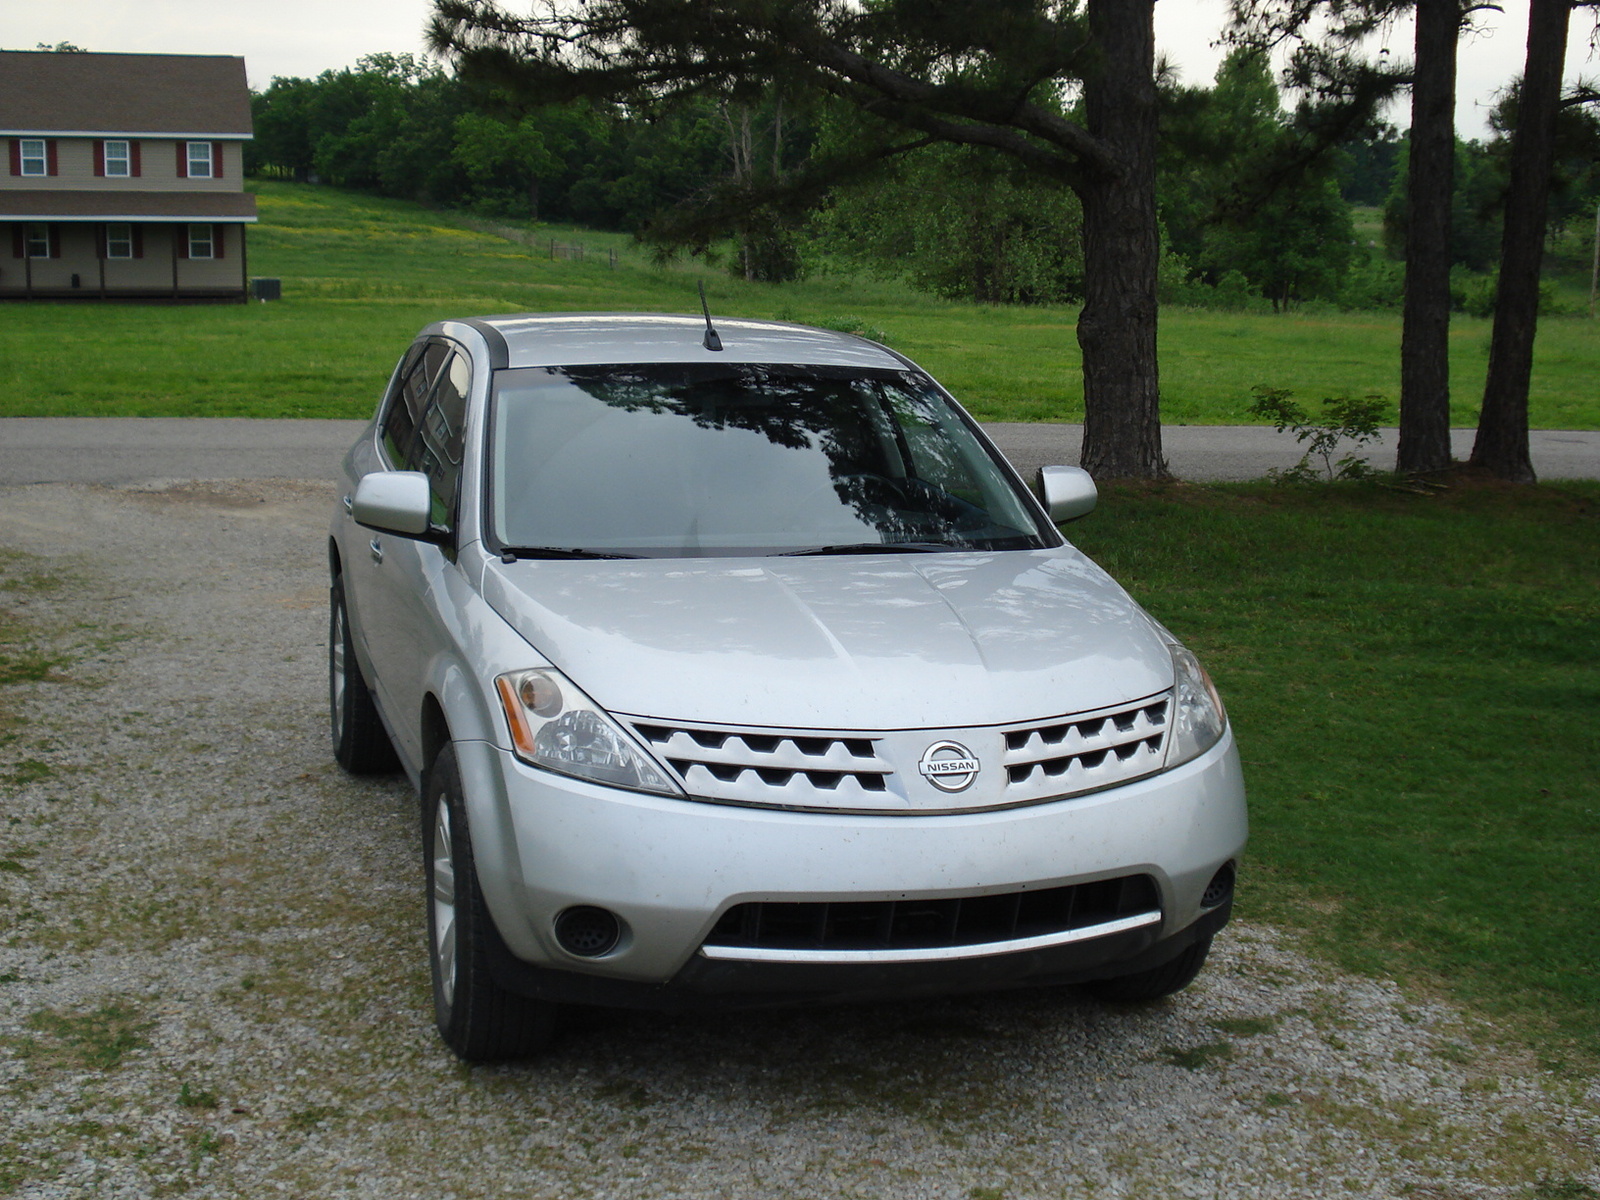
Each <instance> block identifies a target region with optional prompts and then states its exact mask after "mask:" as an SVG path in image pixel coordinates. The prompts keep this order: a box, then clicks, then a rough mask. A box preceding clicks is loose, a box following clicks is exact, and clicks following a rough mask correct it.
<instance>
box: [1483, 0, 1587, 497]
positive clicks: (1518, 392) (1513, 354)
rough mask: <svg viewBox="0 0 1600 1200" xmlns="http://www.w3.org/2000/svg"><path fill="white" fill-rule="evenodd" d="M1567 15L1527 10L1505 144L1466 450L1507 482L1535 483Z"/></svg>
mask: <svg viewBox="0 0 1600 1200" xmlns="http://www.w3.org/2000/svg"><path fill="white" fill-rule="evenodd" d="M1570 14H1571V7H1570V3H1569V0H1531V3H1530V4H1529V6H1528V61H1527V66H1526V67H1525V68H1524V70H1523V73H1522V88H1521V91H1520V93H1519V96H1518V101H1517V128H1516V132H1515V134H1514V135H1513V137H1512V142H1511V184H1510V190H1509V192H1508V193H1507V194H1508V196H1509V197H1510V202H1509V203H1508V204H1507V205H1506V217H1505V233H1504V235H1503V238H1502V241H1501V243H1500V286H1499V290H1498V291H1497V292H1496V293H1495V302H1494V336H1493V338H1492V340H1491V341H1490V343H1489V377H1488V380H1487V382H1486V383H1485V384H1484V389H1483V411H1482V413H1481V415H1480V416H1479V418H1478V437H1477V440H1476V441H1475V442H1474V443H1473V446H1472V464H1473V465H1474V466H1477V467H1482V468H1483V469H1485V470H1486V471H1489V472H1490V473H1491V474H1493V475H1497V476H1499V477H1500V478H1501V479H1508V480H1511V481H1512V482H1513V483H1532V482H1533V481H1534V474H1533V461H1532V459H1530V458H1529V456H1528V383H1529V379H1530V378H1531V376H1532V374H1533V336H1534V332H1535V330H1536V329H1537V327H1538V322H1539V267H1540V264H1541V261H1542V260H1543V258H1544V232H1545V213H1546V208H1547V205H1548V202H1549V197H1550V164H1551V160H1552V158H1553V156H1554V152H1555V122H1556V112H1557V110H1558V108H1559V106H1560V103H1561V71H1562V67H1563V66H1564V64H1565V60H1566V54H1567V18H1568V17H1569V16H1570Z"/></svg>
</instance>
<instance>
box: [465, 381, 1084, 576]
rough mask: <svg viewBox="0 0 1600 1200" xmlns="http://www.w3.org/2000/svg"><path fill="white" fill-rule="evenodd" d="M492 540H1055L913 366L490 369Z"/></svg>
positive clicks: (1014, 544)
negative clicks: (867, 368) (897, 368)
mask: <svg viewBox="0 0 1600 1200" xmlns="http://www.w3.org/2000/svg"><path fill="white" fill-rule="evenodd" d="M494 392H495V399H494V404H495V409H494V434H493V441H492V450H491V477H492V482H491V506H490V507H491V512H490V532H491V538H492V539H493V540H494V542H495V543H496V545H497V548H499V547H526V548H533V547H558V548H564V549H585V550H596V551H609V552H615V553H626V554H642V555H652V556H655V555H661V556H671V555H722V554H777V553H794V552H797V551H800V552H804V551H816V550H819V549H822V548H831V549H835V550H837V549H839V548H844V547H849V548H857V547H862V546H866V547H871V546H878V545H884V546H891V547H892V546H895V545H900V546H910V545H916V546H931V547H934V548H944V547H948V548H951V549H982V550H1011V549H1028V548H1034V547H1040V546H1053V545H1057V544H1059V539H1058V538H1057V537H1056V536H1055V531H1054V530H1053V529H1051V528H1050V527H1049V526H1048V525H1046V524H1044V523H1043V522H1042V521H1036V518H1035V512H1034V508H1033V506H1032V505H1031V504H1029V503H1028V502H1027V500H1026V498H1025V496H1023V495H1022V494H1020V492H1019V489H1018V488H1017V486H1016V485H1015V483H1014V482H1013V478H1012V477H1011V476H1010V474H1009V473H1008V472H1006V471H1005V470H1004V469H1003V468H1002V467H1001V466H1000V465H999V464H998V463H997V462H996V461H995V460H994V459H993V458H992V457H991V456H990V454H989V452H988V451H987V450H986V449H985V448H984V446H983V445H982V444H981V443H980V442H979V441H978V440H977V438H976V437H975V436H974V434H973V433H972V431H971V429H970V428H969V427H968V425H967V424H966V422H965V421H964V420H963V419H962V417H961V415H960V413H959V412H958V411H957V410H956V409H955V408H954V407H953V406H952V405H951V404H950V403H949V401H948V400H947V399H946V398H945V397H944V395H943V394H942V393H941V392H940V391H939V390H938V389H937V388H936V387H934V386H933V384H932V383H931V382H930V381H929V380H928V379H927V378H926V377H924V376H922V375H919V374H917V373H915V372H909V371H864V370H862V369H860V368H848V369H847V368H827V367H770V366H747V365H740V364H730V365H728V366H720V365H719V366H716V367H702V366H676V365H673V366H642V367H632V366H630V367H569V368H533V369H524V370H516V371H500V372H497V373H496V376H495V389H494Z"/></svg>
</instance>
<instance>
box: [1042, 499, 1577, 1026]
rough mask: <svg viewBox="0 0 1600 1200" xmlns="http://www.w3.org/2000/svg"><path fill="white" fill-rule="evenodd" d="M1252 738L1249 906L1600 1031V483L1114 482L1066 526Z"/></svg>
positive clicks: (1351, 961)
mask: <svg viewBox="0 0 1600 1200" xmlns="http://www.w3.org/2000/svg"><path fill="white" fill-rule="evenodd" d="M1067 533H1068V535H1069V536H1070V537H1071V538H1072V539H1073V541H1074V542H1075V543H1076V544H1077V545H1079V546H1080V547H1081V548H1082V549H1083V550H1085V551H1086V552H1087V553H1089V554H1090V555H1091V556H1092V557H1094V558H1095V559H1096V560H1097V561H1098V562H1100V563H1101V564H1102V565H1103V566H1105V567H1106V568H1107V569H1108V570H1110V571H1111V573H1112V574H1113V575H1115V576H1116V577H1117V579H1118V581H1119V582H1121V583H1122V584H1123V585H1124V586H1126V587H1127V588H1128V589H1129V591H1131V592H1132V593H1133V594H1134V596H1135V597H1136V598H1138V599H1139V600H1140V601H1141V602H1142V603H1144V604H1145V605H1146V606H1147V607H1148V608H1149V609H1150V610H1151V611H1152V612H1153V613H1154V614H1155V615H1156V617H1158V618H1159V619H1160V620H1162V621H1163V622H1165V623H1166V624H1167V625H1168V626H1169V627H1171V628H1172V629H1173V630H1175V631H1177V632H1178V633H1179V635H1180V636H1181V637H1183V638H1184V639H1185V641H1187V642H1188V643H1189V645H1190V646H1191V647H1193V648H1194V650H1195V651H1196V652H1197V653H1198V654H1199V655H1200V657H1201V660H1202V661H1203V662H1205V663H1206V665H1207V666H1208V667H1209V668H1210V670H1211V672H1212V674H1213V676H1214V677H1215V678H1216V681H1217V685H1218V687H1219V688H1220V689H1221V691H1222V694H1223V698H1224V700H1225V701H1226V703H1227V705H1228V709H1229V715H1230V717H1231V718H1232V719H1233V722H1234V727H1235V730H1236V732H1237V735H1238V738H1239V746H1240V753H1241V755H1242V757H1243V759H1244V762H1245V780H1246V783H1247V785H1248V789H1249V794H1250V817H1251V841H1250V849H1249V851H1248V852H1247V860H1248V861H1247V864H1246V869H1245V871H1244V873H1243V875H1242V877H1241V884H1240V899H1239V909H1238V911H1239V912H1240V914H1241V915H1243V916H1245V917H1246V918H1255V919H1267V920H1270V921H1273V922H1278V923H1282V924H1286V925H1288V926H1290V927H1293V928H1298V929H1301V930H1304V931H1306V932H1307V933H1308V934H1309V935H1310V936H1311V938H1312V942H1313V945H1314V946H1315V948H1316V949H1317V950H1319V951H1320V952H1321V953H1323V954H1325V955H1327V956H1329V957H1330V958H1331V959H1333V960H1334V961H1335V962H1339V963H1341V964H1343V965H1346V966H1349V967H1353V968H1356V969H1360V970H1364V971H1369V972H1373V973H1376V974H1379V975H1382V976H1387V977H1390V978H1398V979H1402V980H1407V979H1409V980H1411V981H1413V982H1421V981H1426V980H1428V979H1433V980H1446V981H1448V987H1449V989H1450V990H1451V991H1453V992H1454V993H1455V994H1456V995H1457V996H1458V997H1459V998H1462V999H1468V1000H1471V1001H1473V1002H1475V1003H1478V1004H1481V1005H1483V1006H1484V1007H1485V1008H1487V1009H1489V1010H1491V1011H1494V1012H1497V1013H1500V1014H1514V1015H1516V1016H1517V1017H1518V1018H1519V1019H1521V1020H1523V1021H1525V1022H1529V1023H1531V1024H1534V1025H1537V1024H1538V1023H1540V1022H1548V1027H1547V1029H1546V1032H1550V1029H1552V1028H1553V1029H1554V1030H1556V1031H1557V1041H1565V1042H1567V1044H1568V1045H1573V1044H1576V1045H1579V1046H1582V1047H1583V1048H1584V1054H1583V1056H1584V1057H1588V1056H1591V1055H1593V1054H1595V1053H1600V967H1597V965H1596V964H1600V923H1597V922H1596V920H1595V911H1596V910H1595V900H1594V881H1595V879H1596V877H1597V875H1600V773H1597V771H1596V767H1597V766H1600V553H1596V547H1600V484H1594V483H1583V484H1570V485H1563V486H1560V487H1541V488H1513V487H1505V486H1481V487H1458V488H1455V489H1452V490H1451V491H1450V492H1448V493H1444V494H1441V495H1436V496H1426V497H1424V496H1413V495H1409V494H1405V493H1399V492H1395V491H1390V490H1386V489H1382V488H1377V487H1371V486H1346V485H1339V486H1333V487H1329V486H1319V487H1300V488H1275V487H1272V486H1271V485H1267V484H1261V485H1247V486H1231V487H1224V488H1215V487H1204V488H1202V487H1193V486H1187V485H1170V486H1161V487H1151V488H1113V489H1111V490H1109V492H1108V494H1106V495H1105V496H1104V497H1103V499H1102V503H1101V506H1100V508H1099V510H1098V511H1097V512H1095V513H1094V514H1093V515H1092V516H1090V517H1088V518H1086V519H1085V520H1082V521H1080V522H1077V523H1075V524H1073V525H1070V526H1068V527H1067Z"/></svg>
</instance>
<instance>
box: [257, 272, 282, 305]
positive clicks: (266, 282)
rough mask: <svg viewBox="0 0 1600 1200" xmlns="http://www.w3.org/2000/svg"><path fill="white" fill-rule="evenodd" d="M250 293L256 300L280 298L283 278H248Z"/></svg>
mask: <svg viewBox="0 0 1600 1200" xmlns="http://www.w3.org/2000/svg"><path fill="white" fill-rule="evenodd" d="M250 295H251V296H252V297H253V298H254V299H256V300H282V299H283V280H281V279H265V278H261V277H259V276H257V277H255V278H252V279H251V280H250Z"/></svg>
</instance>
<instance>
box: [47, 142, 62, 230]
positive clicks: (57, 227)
mask: <svg viewBox="0 0 1600 1200" xmlns="http://www.w3.org/2000/svg"><path fill="white" fill-rule="evenodd" d="M50 145H51V146H52V147H54V146H55V143H54V142H51V143H50ZM49 237H50V257H51V258H60V257H61V226H59V225H52V226H50V234H49Z"/></svg>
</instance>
